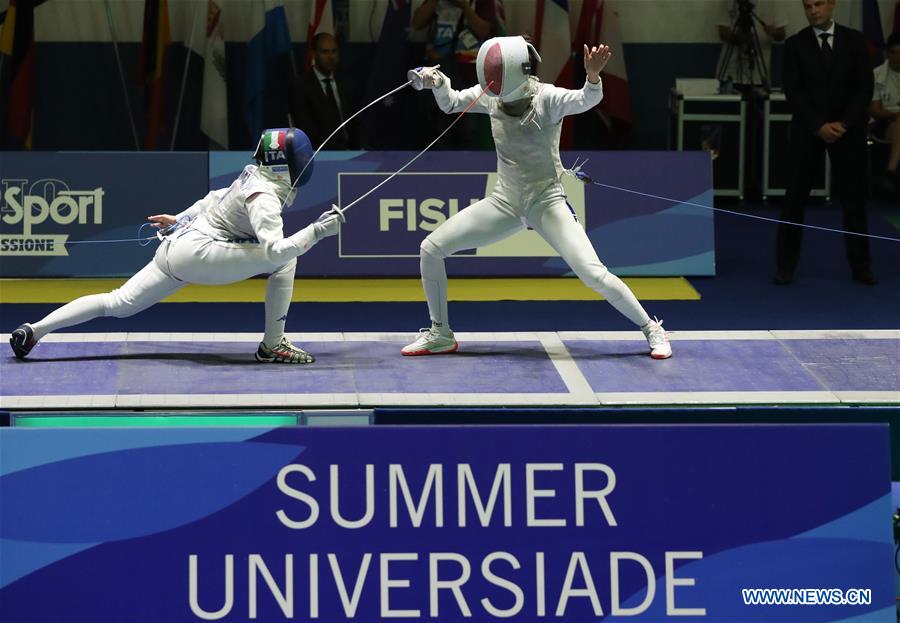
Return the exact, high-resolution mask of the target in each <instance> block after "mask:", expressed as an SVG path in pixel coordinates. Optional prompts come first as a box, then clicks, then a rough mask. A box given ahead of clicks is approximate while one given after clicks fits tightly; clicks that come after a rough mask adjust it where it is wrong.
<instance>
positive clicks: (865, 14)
mask: <svg viewBox="0 0 900 623" xmlns="http://www.w3.org/2000/svg"><path fill="white" fill-rule="evenodd" d="M862 32H863V35H864V36H865V38H866V49H867V50H868V52H869V63H870V64H871V65H872V67H877V66H878V65H881V63H883V62H884V56H883V55H882V50H884V30H883V29H882V27H881V10H880V9H879V8H878V0H863V3H862Z"/></svg>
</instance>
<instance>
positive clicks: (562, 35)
mask: <svg viewBox="0 0 900 623" xmlns="http://www.w3.org/2000/svg"><path fill="white" fill-rule="evenodd" d="M534 32H535V47H536V48H537V50H538V54H540V55H541V62H540V64H539V65H538V70H537V76H538V78H540V79H541V81H542V82H547V83H550V84H555V85H556V86H558V87H563V88H566V89H571V88H572V87H573V86H575V85H574V77H575V66H574V65H573V63H572V37H571V34H570V26H569V3H568V0H538V3H537V11H536V12H535V25H534ZM579 58H580V56H579ZM572 123H573V121H572V120H571V119H566V120H565V121H564V122H563V128H562V135H561V136H560V140H559V146H560V149H571V147H572V133H573V129H572Z"/></svg>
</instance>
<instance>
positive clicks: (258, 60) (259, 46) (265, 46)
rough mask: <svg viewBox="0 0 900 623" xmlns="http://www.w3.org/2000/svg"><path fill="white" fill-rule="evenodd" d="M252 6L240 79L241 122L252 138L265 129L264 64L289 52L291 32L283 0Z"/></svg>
mask: <svg viewBox="0 0 900 623" xmlns="http://www.w3.org/2000/svg"><path fill="white" fill-rule="evenodd" d="M255 5H256V6H254V11H253V15H254V20H255V23H254V28H253V30H252V31H251V32H252V33H253V34H252V36H251V38H250V43H249V44H248V45H247V73H246V75H245V80H244V121H245V123H246V124H247V130H249V132H250V137H251V139H252V140H253V141H256V139H257V137H259V135H260V133H261V132H262V131H263V129H265V120H266V67H267V65H269V64H270V62H271V61H272V59H274V58H275V57H277V56H281V55H287V54H290V52H291V35H290V32H289V31H288V25H287V17H286V16H285V13H284V0H268V2H267V1H266V0H257V2H256V3H255ZM285 77H287V76H285ZM285 99H286V98H285ZM285 121H286V120H281V119H279V120H278V123H279V124H284V123H285Z"/></svg>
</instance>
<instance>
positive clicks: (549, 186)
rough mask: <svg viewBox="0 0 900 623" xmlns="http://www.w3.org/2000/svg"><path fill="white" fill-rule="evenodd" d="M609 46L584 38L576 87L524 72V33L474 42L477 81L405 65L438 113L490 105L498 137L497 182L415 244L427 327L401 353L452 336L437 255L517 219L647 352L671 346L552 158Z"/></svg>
mask: <svg viewBox="0 0 900 623" xmlns="http://www.w3.org/2000/svg"><path fill="white" fill-rule="evenodd" d="M610 56H611V52H610V50H609V48H608V47H607V46H603V45H601V46H597V47H594V48H592V49H588V47H587V46H585V48H584V68H585V71H586V72H587V79H586V81H585V84H584V87H582V88H581V89H577V90H570V89H562V88H558V87H555V86H553V85H552V84H544V83H542V82H540V81H539V80H538V79H537V78H536V77H534V76H531V75H530V73H531V66H532V59H533V60H534V61H537V62H539V61H540V56H538V54H537V51H536V50H535V49H534V47H533V46H531V44H530V43H528V42H526V41H525V39H524V38H522V37H495V38H493V39H489V40H488V41H485V42H484V43H483V44H482V46H481V48H480V49H479V51H478V59H477V64H476V69H477V73H478V80H479V83H480V84H479V85H477V86H473V87H471V88H468V89H465V90H462V91H456V90H454V89H452V88H451V86H450V80H449V79H448V78H447V76H445V75H444V74H443V73H441V72H440V71H439V70H438V69H437V68H434V67H426V68H418V69H416V70H413V71H412V72H411V74H412V77H413V78H414V79H415V80H414V86H422V87H424V88H430V89H433V92H434V98H435V100H436V101H437V104H438V106H439V107H440V109H441V110H442V111H444V112H445V113H458V112H460V111H462V110H465V109H466V107H467V106H469V105H470V104H472V102H473V101H475V100H476V98H478V96H479V95H480V94H481V93H482V91H483V90H484V91H486V93H485V97H481V98H480V99H478V100H477V101H475V103H474V105H472V108H471V109H470V112H475V113H481V114H486V115H490V118H491V131H492V134H493V137H494V143H495V144H496V147H497V183H496V185H495V186H494V189H493V191H492V192H491V194H490V195H488V196H487V197H485V198H484V199H482V200H481V201H479V202H477V203H475V204H473V205H471V206H469V207H467V208H466V209H464V210H461V211H459V212H458V213H456V214H454V215H453V216H452V217H450V218H449V219H448V220H447V221H446V222H445V223H444V224H443V225H441V226H440V227H438V228H437V229H436V230H435V231H433V232H432V233H431V234H429V235H428V237H427V238H425V240H423V241H422V244H421V253H420V263H421V271H422V284H423V287H424V289H425V296H426V299H427V300H428V311H429V314H430V316H431V327H429V328H427V329H422V330H421V331H420V332H419V336H418V338H417V339H416V340H415V341H414V342H413V343H411V344H409V345H408V346H406V347H405V348H403V349H402V351H401V352H402V353H403V354H404V355H435V354H443V353H452V352H454V351H456V350H457V348H458V344H457V342H456V339H455V338H454V336H453V332H452V331H451V330H450V324H449V318H448V314H447V273H446V270H445V267H444V260H445V258H447V257H448V256H450V255H453V254H454V253H456V252H457V251H461V250H463V249H472V248H478V247H482V246H484V245H488V244H491V243H493V242H497V241H498V240H502V239H504V238H506V237H508V236H510V235H512V234H514V233H516V232H517V231H519V230H521V229H522V228H524V227H530V228H532V229H533V230H535V231H536V232H537V233H538V234H540V235H541V237H543V238H544V240H546V241H547V242H548V243H550V245H551V246H552V247H553V249H554V250H555V251H556V252H557V253H559V255H560V257H562V258H563V260H565V261H566V263H567V264H568V265H569V266H570V267H571V268H572V270H573V271H574V272H575V274H576V275H578V277H579V278H580V279H581V280H582V281H583V282H584V283H585V284H586V285H587V286H588V287H590V288H591V289H593V290H595V291H597V292H599V293H600V294H602V295H603V296H604V297H605V298H606V300H607V301H609V303H610V304H611V305H612V306H613V307H614V308H615V309H617V310H618V311H619V312H621V313H622V314H623V315H624V316H625V317H626V318H628V319H629V320H631V322H633V323H634V324H635V325H636V326H638V327H640V329H641V330H642V331H643V333H644V335H645V337H646V338H647V341H648V343H649V345H650V354H651V356H652V357H653V358H654V359H666V358H668V357H671V356H672V349H671V346H670V344H669V339H668V336H667V335H666V332H665V330H664V329H663V328H662V323H661V322H660V321H658V320H655V319H651V318H650V317H649V316H648V315H647V312H646V311H644V308H643V307H642V306H641V304H640V303H639V302H638V300H637V299H636V298H635V296H634V294H633V293H632V292H631V290H630V289H629V288H628V286H626V285H625V284H624V283H623V282H622V281H621V280H620V279H619V278H618V277H616V276H615V275H613V274H612V273H611V272H609V270H608V269H607V268H606V266H604V265H603V263H602V262H601V261H600V260H599V258H598V257H597V253H596V252H595V251H594V248H593V246H592V245H591V241H590V239H589V238H588V236H587V234H586V233H585V231H584V229H583V228H582V227H581V225H579V224H578V222H577V220H576V218H575V215H574V212H573V211H572V209H571V208H570V207H569V205H568V203H567V202H566V195H565V191H564V190H563V185H562V182H561V176H562V175H563V174H564V171H565V169H564V168H563V166H562V163H561V162H560V158H559V136H560V131H561V129H562V120H563V117H565V116H567V115H575V114H578V113H581V112H584V111H586V110H590V109H592V108H593V107H594V106H596V105H597V104H598V103H600V100H601V99H602V98H603V85H602V83H601V81H600V72H601V71H602V69H603V67H604V66H605V65H606V63H607V62H608V61H609V58H610Z"/></svg>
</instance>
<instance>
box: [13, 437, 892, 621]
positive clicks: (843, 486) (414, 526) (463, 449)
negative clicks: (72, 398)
mask: <svg viewBox="0 0 900 623" xmlns="http://www.w3.org/2000/svg"><path fill="white" fill-rule="evenodd" d="M888 450H889V443H888V428H887V426H886V425H830V426H819V425H811V426H798V425H765V426H739V425H731V426H690V425H682V426H554V427H544V426H530V427H516V426H508V427H360V428H333V429H328V428H278V429H271V430H265V429H252V428H251V429H247V428H233V429H166V430H157V429H94V430H85V429H68V430H59V429H56V430H53V429H15V428H12V429H0V457H2V461H0V469H2V472H0V556H2V564H0V620H3V621H15V622H16V623H23V622H30V621H34V622H39V621H40V622H45V621H46V622H50V621H53V622H59V621H66V622H71V621H91V622H93V623H100V622H106V621H109V622H116V623H121V622H124V621H147V622H153V623H166V622H178V621H200V620H224V621H247V620H258V621H366V622H376V621H378V622H381V621H392V620H397V619H415V620H420V621H421V620H429V621H442V622H457V621H478V622H479V623H485V622H489V621H495V620H496V621H501V620H504V621H522V622H524V621H529V622H534V621H543V620H547V621H566V622H580V621H601V620H602V621H626V620H627V621H654V622H657V623H658V622H660V621H668V620H671V621H707V622H709V621H716V622H728V623H736V622H741V621H785V622H786V621H791V622H796V621H808V622H814V621H822V622H825V621H846V622H849V621H851V620H852V621H862V620H865V621H867V622H875V623H878V622H884V623H888V622H891V621H893V620H894V617H895V615H894V594H893V582H892V573H893V542H892V538H891V520H890V517H891V505H890V482H889V475H890V466H889V456H888ZM773 602H780V603H779V604H778V605H776V604H775V603H773Z"/></svg>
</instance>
